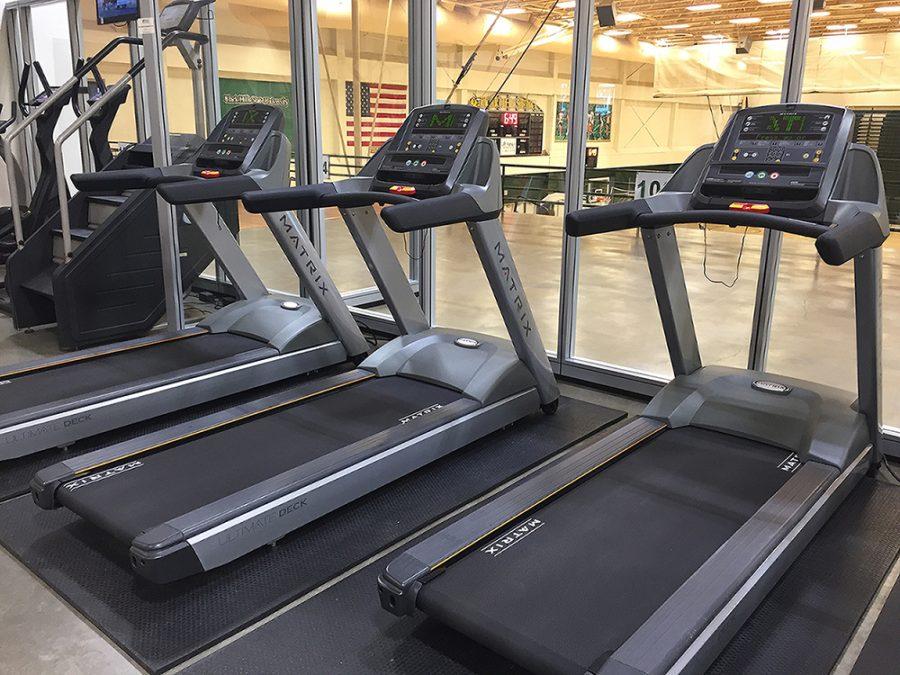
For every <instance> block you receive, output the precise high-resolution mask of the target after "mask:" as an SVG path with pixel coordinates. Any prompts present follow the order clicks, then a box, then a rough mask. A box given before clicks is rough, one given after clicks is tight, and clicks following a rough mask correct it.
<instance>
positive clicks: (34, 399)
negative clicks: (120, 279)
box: [0, 333, 274, 416]
mask: <svg viewBox="0 0 900 675" xmlns="http://www.w3.org/2000/svg"><path fill="white" fill-rule="evenodd" d="M263 347H265V345H264V344H263V343H262V342H260V341H259V340H254V339H252V338H247V337H243V336H240V335H232V334H231V333H204V334H200V335H196V336H194V337H188V338H184V339H181V340H172V341H169V342H160V343H156V344H153V345H150V346H147V347H143V348H140V349H134V350H129V351H122V352H117V353H114V354H109V355H108V356H102V357H99V358H94V359H87V360H85V361H77V362H74V363H71V364H69V365H66V366H60V367H59V368H50V369H49V370H42V371H37V372H34V373H30V374H26V375H20V376H18V377H13V378H12V379H11V380H9V383H8V384H5V385H3V386H2V388H0V394H2V395H0V416H2V415H8V414H10V413H15V412H18V411H21V410H26V409H28V408H33V407H36V406H40V405H45V404H47V403H52V402H55V401H63V400H67V399H77V398H83V397H87V396H90V395H92V394H95V393H97V392H102V391H104V390H107V389H110V388H113V387H120V386H125V385H130V384H133V383H135V382H137V381H139V380H144V379H146V378H154V377H158V378H162V377H165V376H166V375H168V374H170V373H174V372H176V371H179V370H183V369H187V368H192V367H196V366H200V365H202V364H204V363H210V362H212V361H217V360H219V359H225V358H228V357H231V356H235V355H237V354H241V353H244V352H248V351H251V350H254V349H260V348H263ZM273 352H274V350H273Z"/></svg>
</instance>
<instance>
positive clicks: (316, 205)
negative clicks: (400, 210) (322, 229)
mask: <svg viewBox="0 0 900 675" xmlns="http://www.w3.org/2000/svg"><path fill="white" fill-rule="evenodd" d="M241 201H242V202H243V203H244V208H246V209H247V211H249V212H250V213H268V212H270V211H296V210H298V209H321V208H325V207H327V206H337V207H338V208H342V209H352V208H357V207H360V206H372V205H374V204H406V203H408V202H415V201H418V200H416V199H414V198H413V197H407V196H405V195H396V194H393V193H390V192H375V191H357V192H337V191H336V190H335V187H334V185H333V184H332V183H317V184H315V185H298V186H296V187H289V188H278V189H275V190H259V191H257V192H248V193H246V194H244V195H242V196H241Z"/></svg>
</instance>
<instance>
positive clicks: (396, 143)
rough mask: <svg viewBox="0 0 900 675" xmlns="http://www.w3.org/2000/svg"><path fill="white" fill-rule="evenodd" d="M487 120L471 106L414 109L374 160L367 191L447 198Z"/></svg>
mask: <svg viewBox="0 0 900 675" xmlns="http://www.w3.org/2000/svg"><path fill="white" fill-rule="evenodd" d="M487 127H488V114H487V113H486V112H485V111H484V110H481V109H480V108H476V107H474V106H470V105H455V104H441V105H429V106H423V107H421V108H416V109H415V110H413V111H412V113H410V115H409V117H407V118H406V121H405V122H404V123H403V126H401V127H400V129H399V131H398V132H397V134H396V135H395V136H394V137H393V138H392V139H391V140H390V141H388V143H386V144H385V146H384V148H383V149H382V150H381V151H380V152H379V153H378V155H376V157H375V159H378V160H380V164H379V165H378V166H377V168H376V169H375V176H374V179H373V181H372V189H373V190H376V191H379V192H396V193H398V194H405V195H409V196H415V197H418V198H423V197H436V196H439V195H445V194H449V193H450V190H451V188H452V186H453V185H454V184H455V182H456V180H457V178H458V176H459V172H460V170H461V169H462V165H463V162H464V161H465V158H466V156H467V155H468V154H469V151H470V150H471V149H472V146H473V145H474V144H475V141H476V140H477V139H478V137H479V136H484V135H485V134H486V133H487Z"/></svg>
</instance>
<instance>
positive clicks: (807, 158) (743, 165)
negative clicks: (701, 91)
mask: <svg viewBox="0 0 900 675" xmlns="http://www.w3.org/2000/svg"><path fill="white" fill-rule="evenodd" d="M851 130H852V113H848V112H847V111H846V110H845V109H843V108H835V107H831V106H822V105H816V104H803V103H800V104H785V105H771V106H760V107H757V108H747V109H744V110H740V111H738V112H736V113H735V114H734V116H733V117H732V119H731V120H730V121H729V125H728V128H727V130H726V132H725V133H724V134H723V135H722V137H721V139H720V140H719V142H718V143H717V145H716V147H715V148H714V150H713V151H712V154H711V156H710V159H709V163H708V165H707V168H706V169H705V172H704V174H703V176H702V178H701V180H700V183H699V185H698V186H697V188H696V189H695V191H694V193H695V195H697V196H698V197H699V198H701V199H703V200H704V201H707V202H709V203H713V204H715V205H717V206H720V207H722V208H734V207H733V206H731V205H732V204H738V203H755V202H763V203H772V204H778V208H779V209H781V210H785V209H786V210H787V211H791V210H792V209H802V208H806V207H805V206H804V204H806V205H807V206H809V208H812V205H811V204H810V202H818V201H821V198H822V197H821V195H820V193H821V192H822V191H823V189H824V186H825V185H826V184H827V183H828V182H829V181H833V180H834V179H835V175H834V174H835V173H836V171H837V167H838V166H839V164H840V158H841V157H843V154H844V151H845V148H846V146H847V144H848V143H849V137H850V132H851ZM832 159H837V161H835V162H832Z"/></svg>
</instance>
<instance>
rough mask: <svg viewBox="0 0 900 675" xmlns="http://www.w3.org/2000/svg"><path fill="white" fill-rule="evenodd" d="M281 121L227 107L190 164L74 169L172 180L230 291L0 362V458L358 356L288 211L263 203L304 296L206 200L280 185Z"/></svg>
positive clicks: (101, 178) (87, 177)
mask: <svg viewBox="0 0 900 675" xmlns="http://www.w3.org/2000/svg"><path fill="white" fill-rule="evenodd" d="M283 128H284V116H283V114H282V112H281V111H280V110H279V109H277V108H274V107H271V106H265V105H242V106H237V107H235V108H232V109H231V110H230V111H229V112H228V113H226V115H225V116H224V118H223V119H222V121H221V122H219V124H218V125H217V126H216V128H215V129H213V131H212V132H211V133H210V135H209V137H208V138H207V140H206V142H205V143H204V145H203V146H202V147H201V149H200V151H199V153H198V154H197V155H196V156H195V158H194V161H193V163H191V164H180V165H175V166H172V167H167V168H164V169H160V168H153V167H150V168H137V169H123V170H118V171H103V172H98V173H91V174H76V175H74V176H73V177H72V180H73V182H74V183H75V184H76V186H77V187H78V188H79V189H80V190H83V191H86V192H94V193H102V192H104V191H107V192H108V191H115V192H120V191H122V190H147V189H152V188H155V187H157V186H163V185H172V186H174V185H176V184H177V185H178V186H179V192H178V195H177V199H176V198H173V202H174V203H178V204H181V205H183V206H184V213H185V215H186V217H187V218H188V220H189V221H190V222H191V223H192V224H193V225H194V226H196V227H197V228H198V229H199V230H200V232H201V234H202V236H203V238H205V239H206V241H207V242H208V243H209V245H210V247H211V249H212V251H213V254H214V255H215V258H216V260H217V261H218V263H219V265H220V266H221V267H222V268H223V269H224V270H225V271H226V272H227V275H228V278H229V280H230V282H231V283H232V284H233V286H234V288H235V290H236V292H237V295H238V296H239V298H240V299H239V301H237V302H235V303H232V304H230V305H228V306H226V307H224V308H223V309H220V310H218V311H216V312H214V313H213V314H211V315H209V316H208V317H206V318H205V319H204V320H203V321H201V322H200V323H199V324H198V325H196V326H193V327H190V328H187V329H185V330H182V331H179V332H172V331H164V332H159V333H156V334H152V335H150V336H147V337H143V338H138V339H135V340H130V341H127V342H120V343H116V344H112V345H107V346H104V347H99V348H95V349H86V350H81V351H77V352H73V353H71V354H65V355H62V356H59V357H55V358H50V359H42V360H38V361H32V362H28V363H23V364H19V365H15V366H12V367H11V368H8V369H7V370H6V371H5V372H3V371H0V460H7V459H12V458H15V457H21V456H24V455H27V454H30V453H34V452H38V451H41V450H45V449H48V448H52V447H56V446H68V445H69V444H71V443H73V442H75V441H77V440H79V439H82V438H86V437H88V436H93V435H96V434H99V433H102V432H105V431H109V430H111V429H118V428H121V427H123V426H126V425H128V424H133V423H136V422H141V421H144V420H148V419H151V418H154V417H158V416H160V415H164V414H167V413H170V412H173V411H176V410H182V409H184V408H187V407H189V406H193V405H196V404H200V403H204V402H207V401H211V400H214V399H217V398H221V397H224V396H229V395H231V394H234V393H237V392H241V391H246V390H249V389H252V388H255V387H259V386H262V385H265V384H269V383H271V382H275V381H278V380H282V379H286V378H289V377H293V376H297V375H301V374H306V373H311V372H313V371H316V370H320V369H322V368H325V367H329V366H333V365H336V364H340V363H344V362H345V361H348V360H353V361H355V362H359V361H361V360H362V359H363V358H364V357H365V356H366V355H367V353H368V351H369V347H368V344H367V343H366V340H365V338H364V337H363V335H362V333H361V332H360V330H359V327H358V326H357V325H356V322H355V321H354V319H353V317H352V316H351V314H350V312H349V310H348V308H347V306H346V305H345V303H344V302H343V300H342V299H341V296H340V292H339V291H338V289H337V287H336V286H335V285H334V282H333V281H332V280H331V278H330V277H329V275H328V273H327V271H326V270H325V268H324V266H323V265H322V262H321V260H320V259H319V257H318V255H317V253H316V251H315V249H314V248H313V246H312V244H311V243H310V241H309V238H308V237H307V235H306V233H305V231H304V229H303V227H302V226H301V225H300V223H299V222H298V220H297V217H296V215H295V214H293V213H286V212H276V213H268V214H266V216H265V220H266V223H267V225H268V226H269V228H270V229H271V230H272V232H273V233H274V236H275V239H276V241H277V242H278V244H279V246H280V247H281V249H282V251H283V252H284V253H285V255H286V256H287V258H288V260H289V262H290V264H291V266H292V267H293V269H294V270H295V271H296V273H297V275H298V276H299V277H300V281H301V285H302V287H303V288H305V289H306V290H307V291H308V296H309V299H298V298H296V297H288V296H284V297H282V296H280V295H277V294H273V293H270V292H269V291H268V290H267V289H266V287H265V284H263V282H262V280H261V279H260V278H259V276H258V275H257V274H256V272H255V271H254V269H253V267H252V266H251V265H250V262H249V261H248V260H247V258H246V256H245V255H244V254H243V252H242V251H241V249H240V247H239V246H238V244H237V242H236V241H235V239H234V236H233V235H232V234H231V232H230V230H229V229H228V227H227V226H226V225H225V224H224V223H223V222H222V220H221V218H220V216H219V213H218V211H217V210H216V208H215V206H213V204H212V203H211V201H213V200H215V201H217V202H221V201H227V200H237V199H239V198H240V195H241V194H242V193H244V192H248V191H251V190H259V189H262V188H271V187H273V186H284V185H286V184H287V181H288V175H289V173H288V171H289V163H290V157H291V146H290V142H289V141H288V140H287V138H286V137H285V135H284V133H283V132H282V130H283ZM77 254H78V253H77V251H76V256H77Z"/></svg>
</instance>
